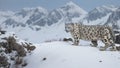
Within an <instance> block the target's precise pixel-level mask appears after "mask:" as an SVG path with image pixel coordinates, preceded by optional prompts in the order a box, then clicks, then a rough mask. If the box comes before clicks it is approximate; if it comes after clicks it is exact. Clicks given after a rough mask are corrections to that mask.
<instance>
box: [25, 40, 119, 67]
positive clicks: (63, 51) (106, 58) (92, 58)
mask: <svg viewBox="0 0 120 68" xmlns="http://www.w3.org/2000/svg"><path fill="white" fill-rule="evenodd" d="M83 44H84V43H81V44H80V45H79V46H74V45H71V43H69V42H62V41H53V42H45V43H41V44H36V49H35V50H34V51H33V52H32V54H31V55H30V56H27V57H26V58H25V59H26V60H27V62H28V65H27V66H26V67H24V68H120V53H119V52H118V51H99V49H98V48H96V47H91V46H89V44H88V43H85V45H83Z"/></svg>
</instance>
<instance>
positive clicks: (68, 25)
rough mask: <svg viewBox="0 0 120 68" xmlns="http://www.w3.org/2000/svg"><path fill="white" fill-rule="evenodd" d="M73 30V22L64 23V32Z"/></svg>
mask: <svg viewBox="0 0 120 68" xmlns="http://www.w3.org/2000/svg"><path fill="white" fill-rule="evenodd" d="M73 30H74V24H73V23H66V24H65V31H66V32H71V31H73Z"/></svg>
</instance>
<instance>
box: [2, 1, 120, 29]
mask: <svg viewBox="0 0 120 68" xmlns="http://www.w3.org/2000/svg"><path fill="white" fill-rule="evenodd" d="M61 20H62V22H63V23H65V22H74V21H75V20H76V21H78V22H79V21H80V22H82V23H84V24H88V23H89V24H93V25H94V24H99V25H104V24H106V25H108V24H109V25H112V26H113V27H114V28H119V26H120V25H118V22H119V20H120V7H115V6H113V5H110V6H100V7H96V8H95V9H93V10H91V11H90V12H86V11H85V10H83V9H82V8H80V7H79V6H78V5H76V4H75V3H73V2H68V3H67V4H66V5H64V6H62V7H60V8H57V9H54V10H52V11H50V12H49V11H47V10H46V9H44V8H42V7H36V8H23V9H22V10H21V11H18V12H12V11H0V24H1V26H2V25H3V24H4V26H12V27H17V26H22V27H26V26H32V27H33V26H38V27H43V26H45V25H48V26H50V25H52V24H54V23H58V22H60V21H61ZM116 26H117V27H116Z"/></svg>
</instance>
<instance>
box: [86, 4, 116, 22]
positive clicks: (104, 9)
mask: <svg viewBox="0 0 120 68" xmlns="http://www.w3.org/2000/svg"><path fill="white" fill-rule="evenodd" d="M117 8H118V7H115V6H113V5H110V6H105V5H103V6H100V7H96V8H95V9H93V10H91V11H90V12H89V13H88V16H87V17H86V18H87V20H88V22H89V21H94V20H97V19H101V18H102V17H104V16H106V15H107V14H109V13H111V12H113V11H115V10H116V9H117Z"/></svg>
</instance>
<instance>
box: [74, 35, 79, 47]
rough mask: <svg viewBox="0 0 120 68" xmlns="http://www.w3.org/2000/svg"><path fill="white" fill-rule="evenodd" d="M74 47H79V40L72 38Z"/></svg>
mask: <svg viewBox="0 0 120 68" xmlns="http://www.w3.org/2000/svg"><path fill="white" fill-rule="evenodd" d="M74 45H79V39H78V38H77V37H76V38H74Z"/></svg>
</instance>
